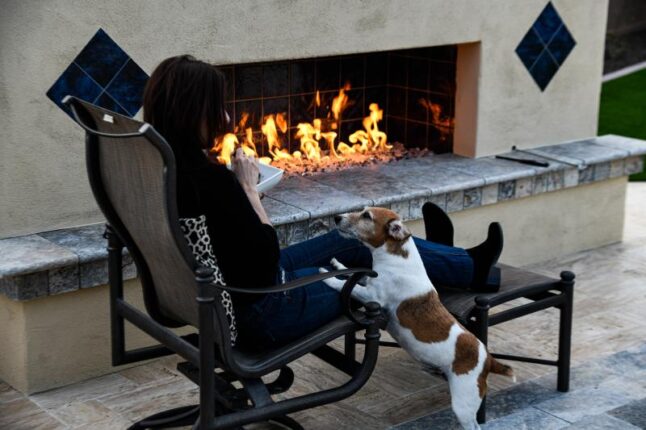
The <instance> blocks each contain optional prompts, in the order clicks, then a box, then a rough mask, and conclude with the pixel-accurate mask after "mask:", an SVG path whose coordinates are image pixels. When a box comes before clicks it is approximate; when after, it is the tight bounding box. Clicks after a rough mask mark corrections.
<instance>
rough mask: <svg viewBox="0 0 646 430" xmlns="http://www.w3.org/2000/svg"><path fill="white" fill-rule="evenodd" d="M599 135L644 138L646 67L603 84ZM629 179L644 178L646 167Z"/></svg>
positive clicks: (642, 179) (638, 179) (645, 134)
mask: <svg viewBox="0 0 646 430" xmlns="http://www.w3.org/2000/svg"><path fill="white" fill-rule="evenodd" d="M598 134H599V135H604V134H620V135H623V136H630V137H636V138H638V139H644V140H646V69H644V70H640V71H638V72H635V73H631V74H630V75H626V76H623V77H621V78H617V79H613V80H612V81H608V82H605V83H604V84H603V85H602V87H601V107H600V111H599V133H598ZM630 180H631V181H646V169H645V170H644V171H643V172H641V173H637V174H635V175H632V176H631V177H630Z"/></svg>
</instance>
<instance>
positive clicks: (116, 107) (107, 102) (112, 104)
mask: <svg viewBox="0 0 646 430" xmlns="http://www.w3.org/2000/svg"><path fill="white" fill-rule="evenodd" d="M94 104H95V105H97V106H101V107H102V108H106V109H108V110H111V111H112V112H116V113H119V114H121V115H127V116H130V114H129V113H128V112H127V111H126V110H125V109H124V108H123V107H121V105H120V104H119V103H117V101H116V100H115V99H113V98H112V97H110V95H109V94H108V93H106V92H103V94H101V96H100V97H99V98H98V99H96V100H95V101H94Z"/></svg>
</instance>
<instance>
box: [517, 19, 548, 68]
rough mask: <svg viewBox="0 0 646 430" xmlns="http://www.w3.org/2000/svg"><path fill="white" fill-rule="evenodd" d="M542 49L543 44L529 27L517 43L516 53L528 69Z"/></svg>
mask: <svg viewBox="0 0 646 430" xmlns="http://www.w3.org/2000/svg"><path fill="white" fill-rule="evenodd" d="M544 49H545V44H544V43H543V42H542V41H541V39H540V38H539V37H538V35H537V34H536V32H535V31H534V29H533V28H530V29H529V31H528V32H527V34H526V35H525V37H523V40H521V41H520V43H519V44H518V47H517V48H516V54H518V56H519V57H520V60H521V61H522V62H523V64H524V65H525V67H527V69H530V68H531V67H532V66H533V65H534V63H535V62H536V59H537V58H538V57H539V56H540V55H541V53H542V52H543V50H544Z"/></svg>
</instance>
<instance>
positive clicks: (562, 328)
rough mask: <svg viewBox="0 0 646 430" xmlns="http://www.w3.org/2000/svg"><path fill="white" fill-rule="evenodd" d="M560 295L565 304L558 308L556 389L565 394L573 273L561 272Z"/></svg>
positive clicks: (568, 385)
mask: <svg viewBox="0 0 646 430" xmlns="http://www.w3.org/2000/svg"><path fill="white" fill-rule="evenodd" d="M561 287H562V291H563V292H562V294H564V295H565V303H564V304H563V305H562V306H561V307H560V314H561V315H560V316H561V321H560V324H559V356H558V374H557V383H556V389H557V390H558V391H561V392H566V391H568V390H569V389H570V351H571V345H572V308H573V306H572V305H573V303H572V302H573V298H574V273H572V272H568V271H564V272H561Z"/></svg>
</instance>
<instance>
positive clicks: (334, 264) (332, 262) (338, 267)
mask: <svg viewBox="0 0 646 430" xmlns="http://www.w3.org/2000/svg"><path fill="white" fill-rule="evenodd" d="M330 265H332V267H334V268H335V269H336V270H344V269H347V267H345V266H344V265H343V264H341V263H340V262H339V260H337V259H336V258H332V259H331V260H330Z"/></svg>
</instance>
